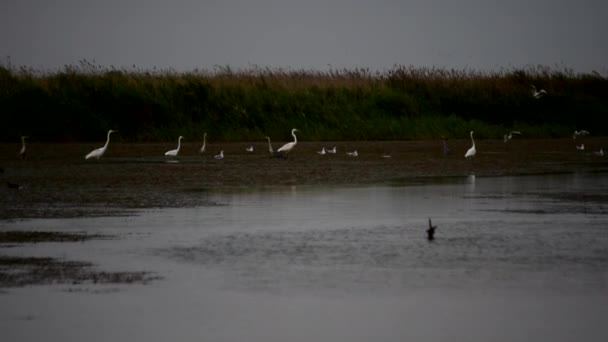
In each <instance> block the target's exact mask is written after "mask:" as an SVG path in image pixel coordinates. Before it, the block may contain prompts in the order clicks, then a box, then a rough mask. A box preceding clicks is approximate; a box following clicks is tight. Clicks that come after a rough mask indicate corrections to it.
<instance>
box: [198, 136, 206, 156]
mask: <svg viewBox="0 0 608 342" xmlns="http://www.w3.org/2000/svg"><path fill="white" fill-rule="evenodd" d="M206 144H207V132H205V134H203V146H201V149H200V150H198V153H205V145H206Z"/></svg>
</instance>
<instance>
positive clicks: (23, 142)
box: [19, 136, 29, 159]
mask: <svg viewBox="0 0 608 342" xmlns="http://www.w3.org/2000/svg"><path fill="white" fill-rule="evenodd" d="M27 138H29V137H27V136H22V137H21V151H19V156H20V157H21V159H25V158H26V156H27V155H26V153H25V139H27Z"/></svg>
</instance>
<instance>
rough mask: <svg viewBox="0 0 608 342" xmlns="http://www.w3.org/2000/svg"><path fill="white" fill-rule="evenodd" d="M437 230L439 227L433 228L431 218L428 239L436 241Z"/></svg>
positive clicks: (427, 231) (427, 233) (427, 232)
mask: <svg viewBox="0 0 608 342" xmlns="http://www.w3.org/2000/svg"><path fill="white" fill-rule="evenodd" d="M435 229H437V226H433V224H432V223H431V218H430V217H429V229H427V230H426V237H427V239H428V240H429V241H433V239H435Z"/></svg>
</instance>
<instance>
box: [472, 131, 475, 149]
mask: <svg viewBox="0 0 608 342" xmlns="http://www.w3.org/2000/svg"><path fill="white" fill-rule="evenodd" d="M471 143H473V146H475V140H473V133H471Z"/></svg>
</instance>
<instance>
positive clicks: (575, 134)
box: [572, 129, 589, 139]
mask: <svg viewBox="0 0 608 342" xmlns="http://www.w3.org/2000/svg"><path fill="white" fill-rule="evenodd" d="M579 135H589V132H587V131H585V130H584V129H581V130H580V131H576V130H575V131H574V134H573V135H572V139H576V137H578V136H579Z"/></svg>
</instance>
